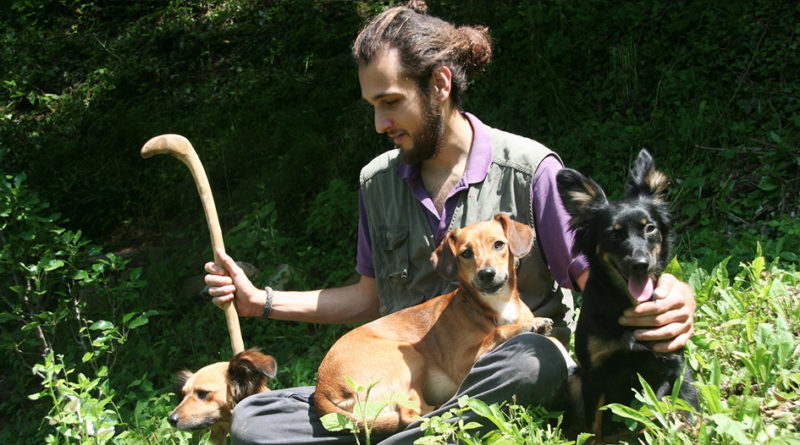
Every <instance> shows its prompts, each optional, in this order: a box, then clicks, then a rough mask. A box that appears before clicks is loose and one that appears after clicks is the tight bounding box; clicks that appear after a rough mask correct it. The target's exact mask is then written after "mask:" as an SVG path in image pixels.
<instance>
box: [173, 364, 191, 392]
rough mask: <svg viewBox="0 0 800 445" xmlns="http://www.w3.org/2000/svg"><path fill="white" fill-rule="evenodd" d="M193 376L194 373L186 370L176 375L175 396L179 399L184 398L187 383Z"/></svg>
mask: <svg viewBox="0 0 800 445" xmlns="http://www.w3.org/2000/svg"><path fill="white" fill-rule="evenodd" d="M191 376H192V372H191V371H188V370H185V369H184V370H183V371H179V372H178V373H176V374H175V395H177V396H178V398H179V399H182V398H183V397H184V395H185V394H183V386H184V385H186V382H187V381H188V380H189V378H190V377H191Z"/></svg>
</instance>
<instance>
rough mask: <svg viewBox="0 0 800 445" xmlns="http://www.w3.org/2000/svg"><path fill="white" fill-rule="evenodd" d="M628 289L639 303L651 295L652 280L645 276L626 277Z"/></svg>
mask: <svg viewBox="0 0 800 445" xmlns="http://www.w3.org/2000/svg"><path fill="white" fill-rule="evenodd" d="M628 291H630V293H631V296H632V297H633V299H634V300H636V301H638V302H639V303H642V302H645V301H647V300H649V299H650V297H652V296H653V280H651V279H650V277H648V276H645V277H643V278H637V277H631V278H630V279H628Z"/></svg>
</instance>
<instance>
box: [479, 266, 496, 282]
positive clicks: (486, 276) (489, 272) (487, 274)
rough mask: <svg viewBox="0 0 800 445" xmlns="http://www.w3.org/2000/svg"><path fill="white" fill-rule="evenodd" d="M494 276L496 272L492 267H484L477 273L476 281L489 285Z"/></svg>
mask: <svg viewBox="0 0 800 445" xmlns="http://www.w3.org/2000/svg"><path fill="white" fill-rule="evenodd" d="M495 275H497V271H496V270H494V268H493V267H484V268H483V269H481V270H479V271H478V279H479V280H480V281H481V282H483V283H490V282H491V281H492V280H494V276H495Z"/></svg>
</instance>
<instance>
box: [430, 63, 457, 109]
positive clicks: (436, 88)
mask: <svg viewBox="0 0 800 445" xmlns="http://www.w3.org/2000/svg"><path fill="white" fill-rule="evenodd" d="M452 79H453V73H452V72H451V71H450V68H448V67H446V66H440V67H439V68H436V69H435V70H433V74H431V83H430V86H431V95H432V97H435V98H436V99H437V100H438V101H439V102H445V101H446V100H447V99H448V98H449V97H450V90H451V88H452V85H453V83H452Z"/></svg>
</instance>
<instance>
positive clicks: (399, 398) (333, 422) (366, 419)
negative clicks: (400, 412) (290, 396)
mask: <svg viewBox="0 0 800 445" xmlns="http://www.w3.org/2000/svg"><path fill="white" fill-rule="evenodd" d="M344 378H345V380H346V381H347V384H348V385H349V386H350V388H352V389H353V391H354V393H355V403H354V404H353V411H352V415H353V417H352V418H351V417H349V416H346V415H344V414H341V413H329V414H326V415H324V416H322V417H321V418H320V420H321V421H322V425H323V426H324V427H325V429H327V430H328V431H350V432H351V433H353V436H354V437H355V440H356V443H358V444H360V443H361V440H360V437H359V435H360V434H361V433H362V432H363V433H364V437H365V441H366V442H365V443H366V444H367V445H369V444H370V441H371V437H372V429H373V427H374V425H375V421H376V418H377V417H378V415H379V414H380V413H381V412H383V410H384V409H386V408H388V407H390V406H393V405H400V406H405V407H407V408H410V407H412V406H413V404H412V403H411V401H410V400H409V398H408V396H407V395H405V394H392V395H391V396H390V397H388V398H386V399H385V400H378V401H375V400H370V398H369V395H370V392H371V391H372V389H373V388H374V387H375V385H377V384H378V383H380V382H378V381H376V382H372V383H370V384H369V385H367V386H364V385H362V384H360V383H357V382H355V381H353V379H352V378H350V377H348V376H345V377H344ZM362 428H363V431H362Z"/></svg>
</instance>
